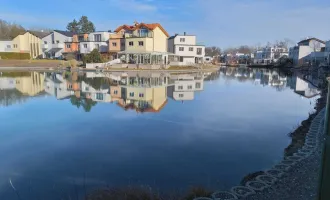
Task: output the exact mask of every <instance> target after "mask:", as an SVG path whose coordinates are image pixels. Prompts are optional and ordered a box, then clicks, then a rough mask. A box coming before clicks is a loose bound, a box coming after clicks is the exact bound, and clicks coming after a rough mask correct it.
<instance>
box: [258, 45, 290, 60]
mask: <svg viewBox="0 0 330 200" xmlns="http://www.w3.org/2000/svg"><path fill="white" fill-rule="evenodd" d="M288 55H289V53H288V50H287V49H286V48H282V47H276V46H275V47H265V48H263V49H261V50H257V51H256V52H255V53H254V63H256V64H261V63H272V62H276V61H277V60H278V59H279V58H281V57H283V56H288Z"/></svg>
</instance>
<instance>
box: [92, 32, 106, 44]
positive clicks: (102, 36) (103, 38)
mask: <svg viewBox="0 0 330 200" xmlns="http://www.w3.org/2000/svg"><path fill="white" fill-rule="evenodd" d="M98 34H100V35H101V41H102V42H105V41H108V40H109V38H110V33H109V32H93V33H90V34H89V35H88V40H89V41H95V40H94V35H98Z"/></svg>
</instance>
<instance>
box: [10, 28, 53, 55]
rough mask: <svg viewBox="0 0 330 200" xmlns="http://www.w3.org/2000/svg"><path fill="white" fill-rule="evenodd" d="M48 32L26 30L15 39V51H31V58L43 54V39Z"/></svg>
mask: <svg viewBox="0 0 330 200" xmlns="http://www.w3.org/2000/svg"><path fill="white" fill-rule="evenodd" d="M47 35H48V33H44V32H38V31H26V32H25V33H22V34H20V35H18V36H16V37H15V38H14V39H13V51H14V52H20V53H30V56H31V58H37V57H38V56H41V55H42V49H41V44H42V41H41V39H42V38H43V37H45V36H47Z"/></svg>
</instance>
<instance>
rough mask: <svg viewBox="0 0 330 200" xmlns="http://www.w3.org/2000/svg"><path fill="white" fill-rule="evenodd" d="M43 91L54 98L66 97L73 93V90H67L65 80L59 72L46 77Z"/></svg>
mask: <svg viewBox="0 0 330 200" xmlns="http://www.w3.org/2000/svg"><path fill="white" fill-rule="evenodd" d="M45 91H46V92H47V93H48V94H50V95H52V96H54V97H56V99H66V98H69V97H70V96H72V95H73V91H71V90H68V83H67V81H66V80H65V79H64V78H63V77H62V75H60V74H53V75H51V76H48V77H46V79H45Z"/></svg>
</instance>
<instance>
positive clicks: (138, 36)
mask: <svg viewBox="0 0 330 200" xmlns="http://www.w3.org/2000/svg"><path fill="white" fill-rule="evenodd" d="M115 32H116V33H123V34H124V38H125V51H122V52H119V53H118V55H119V58H120V59H121V60H122V61H124V62H126V63H130V64H166V63H167V60H168V54H169V53H168V52H167V39H168V37H169V35H168V33H167V32H166V30H165V29H164V28H163V27H162V26H161V25H160V24H159V23H152V24H146V23H137V22H136V23H135V24H134V25H133V26H129V25H122V26H120V27H118V28H117V29H116V30H115Z"/></svg>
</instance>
